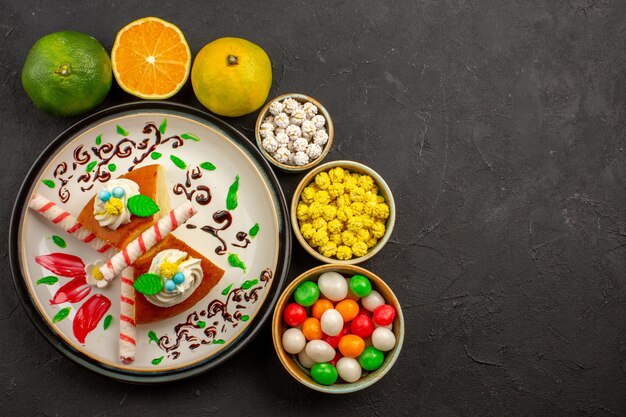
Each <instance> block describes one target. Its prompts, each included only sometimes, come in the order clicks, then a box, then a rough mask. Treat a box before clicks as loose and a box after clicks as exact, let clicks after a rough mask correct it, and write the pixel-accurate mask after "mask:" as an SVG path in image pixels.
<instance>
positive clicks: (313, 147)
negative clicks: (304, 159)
mask: <svg viewBox="0 0 626 417" xmlns="http://www.w3.org/2000/svg"><path fill="white" fill-rule="evenodd" d="M306 154H307V155H308V156H309V158H311V159H317V158H319V157H320V155H321V154H322V147H321V146H320V145H318V144H317V143H312V144H310V145H309V146H308V147H307V148H306Z"/></svg>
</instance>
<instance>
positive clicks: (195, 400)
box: [0, 0, 626, 416]
mask: <svg viewBox="0 0 626 417" xmlns="http://www.w3.org/2000/svg"><path fill="white" fill-rule="evenodd" d="M262 3H264V2H256V1H255V2H250V3H240V2H232V1H228V2H209V1H202V2H200V1H198V2H188V1H185V2H182V1H181V2H175V1H165V2H162V1H128V0H124V1H108V2H84V3H82V4H80V5H79V3H78V2H74V1H67V0H55V1H39V2H30V1H23V0H21V1H17V0H10V1H7V0H2V2H1V3H0V4H1V8H0V10H1V11H0V121H1V123H2V139H1V144H2V147H1V151H0V154H1V155H2V162H1V164H0V166H1V167H0V172H1V175H0V196H1V198H2V201H3V202H2V205H1V210H2V211H1V218H0V234H1V235H2V236H5V240H4V241H3V242H2V246H1V247H0V255H1V257H0V262H1V263H0V268H1V270H2V276H1V277H2V280H3V283H4V286H3V290H1V291H0V326H1V327H0V329H1V335H0V352H1V355H0V387H1V389H0V391H1V392H0V413H1V414H2V415H3V416H26V415H48V416H56V415H59V416H74V415H76V416H92V415H93V416H114V415H126V416H160V415H181V416H192V415H194V416H195V415H312V414H325V415H346V416H348V415H355V416H356V415H364V416H369V415H381V416H396V415H446V416H456V415H482V416H489V415H552V416H555V415H572V416H579V415H588V416H618V415H626V321H625V318H626V210H625V209H626V194H625V190H626V182H625V180H626V175H625V174H626V152H624V147H625V146H626V140H625V134H624V129H625V127H626V126H625V124H626V119H625V117H624V116H625V114H624V113H625V110H626V70H625V68H626V66H625V64H626V4H625V3H624V2H623V1H621V0H614V1H603V0H566V1H557V0H544V1H514V0H506V1H504V0H492V1H478V0H458V1H457V0H435V1H410V2H409V1H407V2H404V3H399V2H384V1H380V0H378V1H335V2H331V3H329V4H325V5H322V4H314V2H307V1H280V2H273V4H272V6H271V7H270V6H265V5H263V4H262ZM149 15H155V16H159V17H162V18H164V19H166V20H169V21H171V22H173V23H175V24H176V25H178V26H179V27H180V28H181V30H182V31H183V32H184V34H185V36H186V38H187V40H188V42H189V45H190V47H191V50H192V52H193V53H194V54H195V53H197V52H198V51H199V49H200V48H201V47H202V46H203V45H205V44H206V43H208V42H209V41H211V40H214V39H216V38H218V37H221V36H228V35H230V36H239V37H243V38H247V39H249V40H251V41H253V42H255V43H257V44H259V45H261V46H262V47H263V48H264V49H265V50H266V51H267V52H268V54H269V56H270V58H271V60H272V62H273V67H274V84H273V87H272V90H271V93H270V97H274V96H276V95H278V94H281V93H285V92H301V93H306V94H310V95H311V96H313V97H315V98H317V99H319V100H320V101H321V102H322V103H323V104H325V105H326V107H327V108H328V110H329V111H330V113H331V115H332V117H333V119H334V122H335V127H336V136H335V146H334V148H333V149H332V151H331V153H330V154H329V156H328V160H332V159H351V160H356V161H359V162H363V163H365V164H367V165H369V166H371V167H373V168H374V169H376V170H377V171H378V172H379V173H380V174H381V175H382V176H383V177H384V178H385V179H386V180H387V182H388V183H389V185H390V186H391V188H392V190H393V192H394V196H395V198H396V204H397V210H398V213H397V214H398V217H397V223H396V228H395V232H394V234H393V237H392V239H391V241H390V242H389V243H388V244H387V246H386V247H385V248H384V249H383V250H382V251H381V252H380V254H378V255H377V256H376V257H375V258H374V259H372V260H371V261H369V262H367V263H365V264H364V266H365V267H366V268H369V269H371V270H372V271H374V272H376V273H378V274H379V275H381V276H382V277H384V278H385V279H386V280H387V282H388V283H389V284H390V285H391V287H392V288H393V289H394V291H395V292H396V293H397V294H398V295H399V297H400V301H401V303H402V305H403V311H404V314H405V318H406V322H407V327H406V338H405V343H404V347H403V351H402V354H401V356H400V358H399V360H398V362H397V364H396V366H395V367H394V368H393V369H392V371H391V372H390V373H389V374H388V375H387V376H386V377H385V378H384V379H383V380H382V381H381V382H379V383H378V384H376V385H374V386H373V387H371V388H369V389H367V390H365V391H363V392H360V393H357V394H354V395H346V396H341V397H332V396H327V395H322V394H319V393H317V392H314V391H310V390H308V389H307V388H305V387H303V386H300V385H299V384H298V383H296V382H295V381H294V380H293V379H291V377H290V376H289V375H288V374H287V373H286V371H285V370H284V369H283V368H282V366H281V365H280V363H279V361H278V359H277V357H276V355H275V353H274V350H273V347H272V343H271V337H270V328H269V326H266V327H265V328H264V329H263V331H262V332H261V335H260V336H259V337H258V338H257V339H256V340H254V341H253V342H252V343H251V344H250V345H249V346H248V347H247V348H246V349H245V350H244V351H243V352H241V353H240V354H239V355H237V356H236V357H235V358H234V359H233V360H231V361H229V362H228V363H226V364H224V365H223V366H221V367H219V368H218V369H215V370H213V371H211V372H209V373H207V374H204V375H202V376H199V377H196V378H193V379H190V380H186V381H182V382H178V383H174V384H165V385H161V386H151V387H146V386H134V385H128V384H123V383H119V382H114V381H112V380H108V379H106V378H104V377H100V376H98V375H96V374H94V373H91V372H89V371H87V370H85V369H83V368H80V367H79V366H77V365H75V364H74V363H72V362H70V361H69V360H67V359H65V358H64V357H63V356H62V355H61V354H60V353H58V352H57V351H56V350H55V349H53V348H52V347H51V346H50V345H49V344H48V343H47V342H46V341H45V340H44V339H43V338H42V337H41V336H40V335H39V333H38V332H37V331H36V330H35V328H34V327H33V326H32V325H31V323H30V322H29V320H28V319H27V317H26V315H25V313H24V311H23V309H22V307H21V306H20V304H19V301H18V299H17V296H16V293H15V291H14V288H13V284H12V282H11V276H10V272H9V267H8V256H7V248H6V236H7V235H8V233H7V225H8V222H9V217H10V209H11V206H12V204H13V200H14V198H15V195H16V193H17V189H18V187H19V185H20V183H21V180H22V178H23V177H24V175H25V173H26V172H27V170H28V169H29V167H30V166H31V164H32V163H33V161H34V160H35V158H36V157H37V155H38V154H39V153H40V152H41V151H42V150H43V149H44V147H45V146H46V145H47V144H48V143H49V142H50V141H51V140H52V139H53V138H54V137H55V136H56V135H57V134H58V133H60V132H61V131H63V130H64V129H65V128H66V127H68V126H70V125H71V124H72V123H74V122H76V121H77V120H78V118H74V119H60V118H54V117H50V116H47V115H45V114H43V113H41V112H39V111H38V110H37V109H36V108H35V107H34V106H33V105H32V103H31V102H30V100H29V99H28V97H27V96H26V94H25V93H24V91H23V89H22V87H21V82H20V71H21V67H22V64H23V62H24V59H25V57H26V54H27V53H28V50H29V49H30V47H31V45H32V44H33V43H34V42H35V41H36V40H37V39H38V38H39V37H41V36H43V35H45V34H47V33H50V32H55V31H58V30H64V29H73V30H78V31H82V32H85V33H88V34H90V35H92V36H94V37H95V38H97V39H98V40H99V41H100V42H101V43H102V44H103V45H104V47H105V48H106V49H107V50H109V51H110V48H111V46H112V44H113V40H114V38H115V34H116V33H117V31H118V30H119V29H120V28H122V27H123V26H124V25H126V24H127V23H129V22H130V21H132V20H134V19H136V18H140V17H144V16H149ZM190 84H191V83H190V82H188V83H187V85H186V86H185V87H184V88H183V90H182V91H181V92H180V93H179V94H177V95H176V96H175V97H173V99H172V100H173V101H176V102H181V103H186V104H190V105H192V106H196V107H198V108H201V105H200V104H199V102H198V101H197V100H196V99H195V97H194V95H193V91H192V89H191V85H190ZM133 100H134V98H133V97H131V96H129V95H127V94H126V93H123V92H122V91H121V89H119V87H117V86H116V85H114V87H113V89H112V91H111V93H110V95H109V97H108V98H107V99H106V101H105V102H104V103H103V104H102V105H100V106H99V107H98V109H103V108H106V107H107V106H110V105H114V104H119V103H124V102H129V101H133ZM255 118H256V114H252V115H249V116H247V117H243V118H239V119H230V120H229V122H230V123H232V124H234V125H235V126H236V127H238V128H239V129H240V130H241V131H243V132H244V133H245V134H246V135H247V136H248V137H249V138H250V139H253V136H254V135H253V131H252V129H253V124H254V121H255ZM300 178H301V176H299V175H295V176H294V175H285V174H280V175H279V179H280V180H281V183H282V184H283V186H284V191H285V193H286V195H287V198H288V199H290V198H291V193H292V192H293V190H294V188H295V186H296V184H297V182H298V181H299V179H300ZM314 265H316V262H315V261H314V260H313V258H311V257H310V256H308V255H307V254H306V253H305V252H304V250H302V249H301V248H300V247H299V246H298V244H297V242H294V258H293V262H292V269H291V272H290V278H293V277H295V276H296V275H298V274H299V273H301V272H303V271H304V270H306V269H308V268H309V267H312V266H314Z"/></svg>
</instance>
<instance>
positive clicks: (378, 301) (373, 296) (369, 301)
mask: <svg viewBox="0 0 626 417" xmlns="http://www.w3.org/2000/svg"><path fill="white" fill-rule="evenodd" d="M361 304H363V307H364V308H365V309H366V310H369V311H374V310H376V307H378V306H381V305H383V304H385V299H384V298H383V296H382V295H380V293H379V292H378V291H376V290H372V292H371V293H370V295H368V296H367V297H363V298H362V299H361Z"/></svg>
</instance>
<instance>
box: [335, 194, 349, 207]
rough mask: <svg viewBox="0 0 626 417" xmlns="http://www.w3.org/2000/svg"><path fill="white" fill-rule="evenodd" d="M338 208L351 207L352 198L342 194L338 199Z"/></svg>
mask: <svg viewBox="0 0 626 417" xmlns="http://www.w3.org/2000/svg"><path fill="white" fill-rule="evenodd" d="M336 201H337V207H343V206H349V205H350V203H352V202H351V201H350V196H349V195H348V194H342V195H340V196H339V197H337V200H336Z"/></svg>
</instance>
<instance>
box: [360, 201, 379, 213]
mask: <svg viewBox="0 0 626 417" xmlns="http://www.w3.org/2000/svg"><path fill="white" fill-rule="evenodd" d="M376 204H377V203H376V201H373V202H372V201H368V202H367V203H365V204H364V205H363V214H367V215H368V216H371V215H372V213H373V212H374V207H376Z"/></svg>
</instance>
